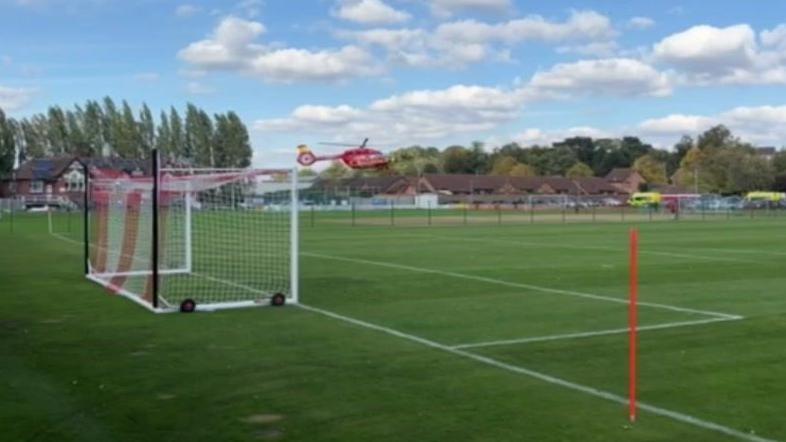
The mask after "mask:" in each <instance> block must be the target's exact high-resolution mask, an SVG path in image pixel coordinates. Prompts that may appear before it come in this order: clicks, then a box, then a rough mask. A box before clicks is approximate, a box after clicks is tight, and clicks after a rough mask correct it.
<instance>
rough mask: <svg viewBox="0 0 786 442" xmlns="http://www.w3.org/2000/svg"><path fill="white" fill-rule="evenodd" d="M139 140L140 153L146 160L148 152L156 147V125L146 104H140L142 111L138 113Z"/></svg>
mask: <svg viewBox="0 0 786 442" xmlns="http://www.w3.org/2000/svg"><path fill="white" fill-rule="evenodd" d="M139 140H140V142H141V144H140V146H139V147H140V150H141V153H142V155H143V156H144V157H145V158H148V157H149V156H150V151H151V150H152V149H153V148H154V147H155V146H156V123H155V121H153V113H152V112H150V108H149V107H147V104H146V103H142V110H141V111H140V112H139Z"/></svg>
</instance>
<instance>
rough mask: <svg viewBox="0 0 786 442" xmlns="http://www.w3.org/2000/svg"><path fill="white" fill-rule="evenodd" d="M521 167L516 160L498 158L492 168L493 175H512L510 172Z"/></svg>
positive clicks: (504, 157)
mask: <svg viewBox="0 0 786 442" xmlns="http://www.w3.org/2000/svg"><path fill="white" fill-rule="evenodd" d="M518 165H519V162H518V161H516V159H515V158H513V157H511V156H508V155H505V156H501V157H498V158H497V159H496V160H495V161H494V166H493V167H492V168H491V175H498V176H504V175H510V171H512V170H513V168H515V167H516V166H518Z"/></svg>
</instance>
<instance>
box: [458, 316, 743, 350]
mask: <svg viewBox="0 0 786 442" xmlns="http://www.w3.org/2000/svg"><path fill="white" fill-rule="evenodd" d="M740 319H744V318H742V317H740V318H734V319H732V318H711V319H700V320H696V321H682V322H668V323H665V324H656V325H645V326H641V327H637V328H636V331H646V330H665V329H670V328H680V327H691V326H696V325H703V324H712V323H715V322H727V321H739V320H740ZM629 332H630V328H615V329H611V330H599V331H591V332H579V333H565V334H559V335H547V336H534V337H531V338H520V339H503V340H499V341H487V342H475V343H467V344H458V345H453V346H451V347H450V348H453V349H463V348H480V347H496V346H501V345H516V344H529V343H531V342H543V341H559V340H563V339H581V338H591V337H595V336H607V335H619V334H625V333H629Z"/></svg>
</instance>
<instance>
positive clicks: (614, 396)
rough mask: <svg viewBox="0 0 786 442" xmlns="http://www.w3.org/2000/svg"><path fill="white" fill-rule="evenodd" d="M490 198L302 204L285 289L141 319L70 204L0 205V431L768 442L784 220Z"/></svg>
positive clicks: (777, 391)
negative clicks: (565, 217) (548, 210)
mask: <svg viewBox="0 0 786 442" xmlns="http://www.w3.org/2000/svg"><path fill="white" fill-rule="evenodd" d="M491 216H492V218H490V219H492V221H491V222H487V223H476V224H469V225H463V224H461V223H460V222H456V223H454V224H444V225H432V226H428V225H425V224H423V223H421V222H418V223H415V222H412V223H402V224H400V225H396V226H388V225H385V223H384V222H380V223H373V222H371V223H357V224H358V225H355V226H352V225H351V224H350V223H348V222H345V221H341V222H335V223H331V222H318V223H315V224H314V225H313V226H312V225H310V223H308V222H307V221H306V220H307V218H306V217H305V216H304V219H303V221H304V222H302V223H301V246H300V247H301V253H300V270H301V276H300V282H301V300H302V303H303V304H302V306H301V307H295V306H292V307H286V308H259V309H246V310H234V311H224V312H220V313H201V314H194V315H181V314H170V315H154V314H151V313H149V312H148V311H146V310H144V309H142V308H140V307H138V306H136V305H134V304H133V303H131V302H128V301H127V300H124V299H122V298H120V297H113V296H110V295H108V294H107V293H106V292H105V291H104V290H103V289H102V288H100V287H99V286H97V285H95V284H92V283H90V282H88V281H87V280H85V278H84V276H83V275H82V271H83V270H82V269H83V262H82V249H81V245H80V241H81V236H80V235H79V232H80V230H81V229H80V227H79V223H78V222H77V220H75V219H70V220H67V219H59V220H56V222H57V223H59V224H57V226H56V227H58V228H57V229H56V231H57V232H58V233H57V235H56V236H52V235H50V234H49V233H48V223H47V218H46V216H45V215H39V216H34V215H24V216H20V217H17V219H15V220H14V222H13V230H12V229H11V227H12V226H11V225H10V222H9V220H8V219H7V218H4V219H3V220H0V246H2V254H0V293H2V296H0V346H1V347H2V348H3V351H2V352H0V367H2V368H3V370H2V371H3V379H2V382H0V398H2V399H0V401H2V403H0V428H2V429H3V432H4V436H3V439H7V440H36V441H43V440H51V441H68V440H74V441H76V440H79V441H84V440H95V441H135V440H173V439H183V440H205V441H208V440H210V441H215V440H282V441H283V440H302V441H317V440H319V441H322V440H325V441H370V440H373V441H382V440H389V441H415V440H417V441H443V440H462V441H463V440H467V441H504V440H511V441H521V440H527V441H726V440H728V441H734V440H741V441H775V440H781V441H783V440H786V423H784V419H783V409H784V402H785V401H786V383H784V382H783V379H784V378H786V363H785V362H786V296H784V288H785V286H786V272H784V267H786V217H782V218H779V217H767V218H757V219H748V218H746V217H737V218H733V219H715V220H712V221H709V220H707V221H702V220H701V219H693V220H690V221H680V222H675V221H668V220H663V221H662V222H652V223H651V222H644V220H643V219H640V220H636V219H633V220H631V219H630V218H629V219H628V220H627V221H624V222H622V221H617V222H605V223H604V222H597V223H563V222H560V221H559V218H557V220H556V221H555V222H539V223H535V224H526V223H522V224H518V225H511V224H502V225H498V224H497V223H495V222H493V220H494V219H495V218H493V216H494V215H493V214H492V215H491ZM456 219H457V220H460V219H461V218H460V215H457V216H456ZM344 220H345V219H344ZM636 221H641V224H640V225H638V224H636ZM196 222H197V223H198V222H199V220H198V219H197V220H196ZM634 226H635V227H639V229H640V247H641V251H640V292H639V297H640V307H639V318H640V329H639V330H640V334H639V398H640V400H641V404H640V414H639V419H638V421H637V422H636V423H634V424H631V423H629V422H628V419H627V387H628V377H627V369H628V366H627V360H628V336H627V329H626V327H627V319H628V316H627V315H628V312H627V308H628V306H627V294H628V231H629V229H630V228H631V227H634ZM248 234H249V235H253V232H248ZM210 249H211V248H210V247H202V248H200V250H203V252H201V253H206V254H209V253H210ZM264 256H266V255H265V251H264V250H260V257H259V258H260V260H262V257H264ZM205 258H209V257H205ZM221 258H222V259H224V260H226V259H229V258H227V257H221ZM238 259H242V260H244V262H245V263H246V264H244V266H246V267H247V266H248V262H249V261H250V262H252V263H253V262H254V260H255V257H254V256H248V255H244V256H242V257H238ZM224 267H226V264H224ZM260 271H264V268H261V269H260ZM240 282H241V283H242V281H240Z"/></svg>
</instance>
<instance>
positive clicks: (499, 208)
mask: <svg viewBox="0 0 786 442" xmlns="http://www.w3.org/2000/svg"><path fill="white" fill-rule="evenodd" d="M497 224H500V225H501V224H502V206H501V205H500V204H497Z"/></svg>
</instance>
